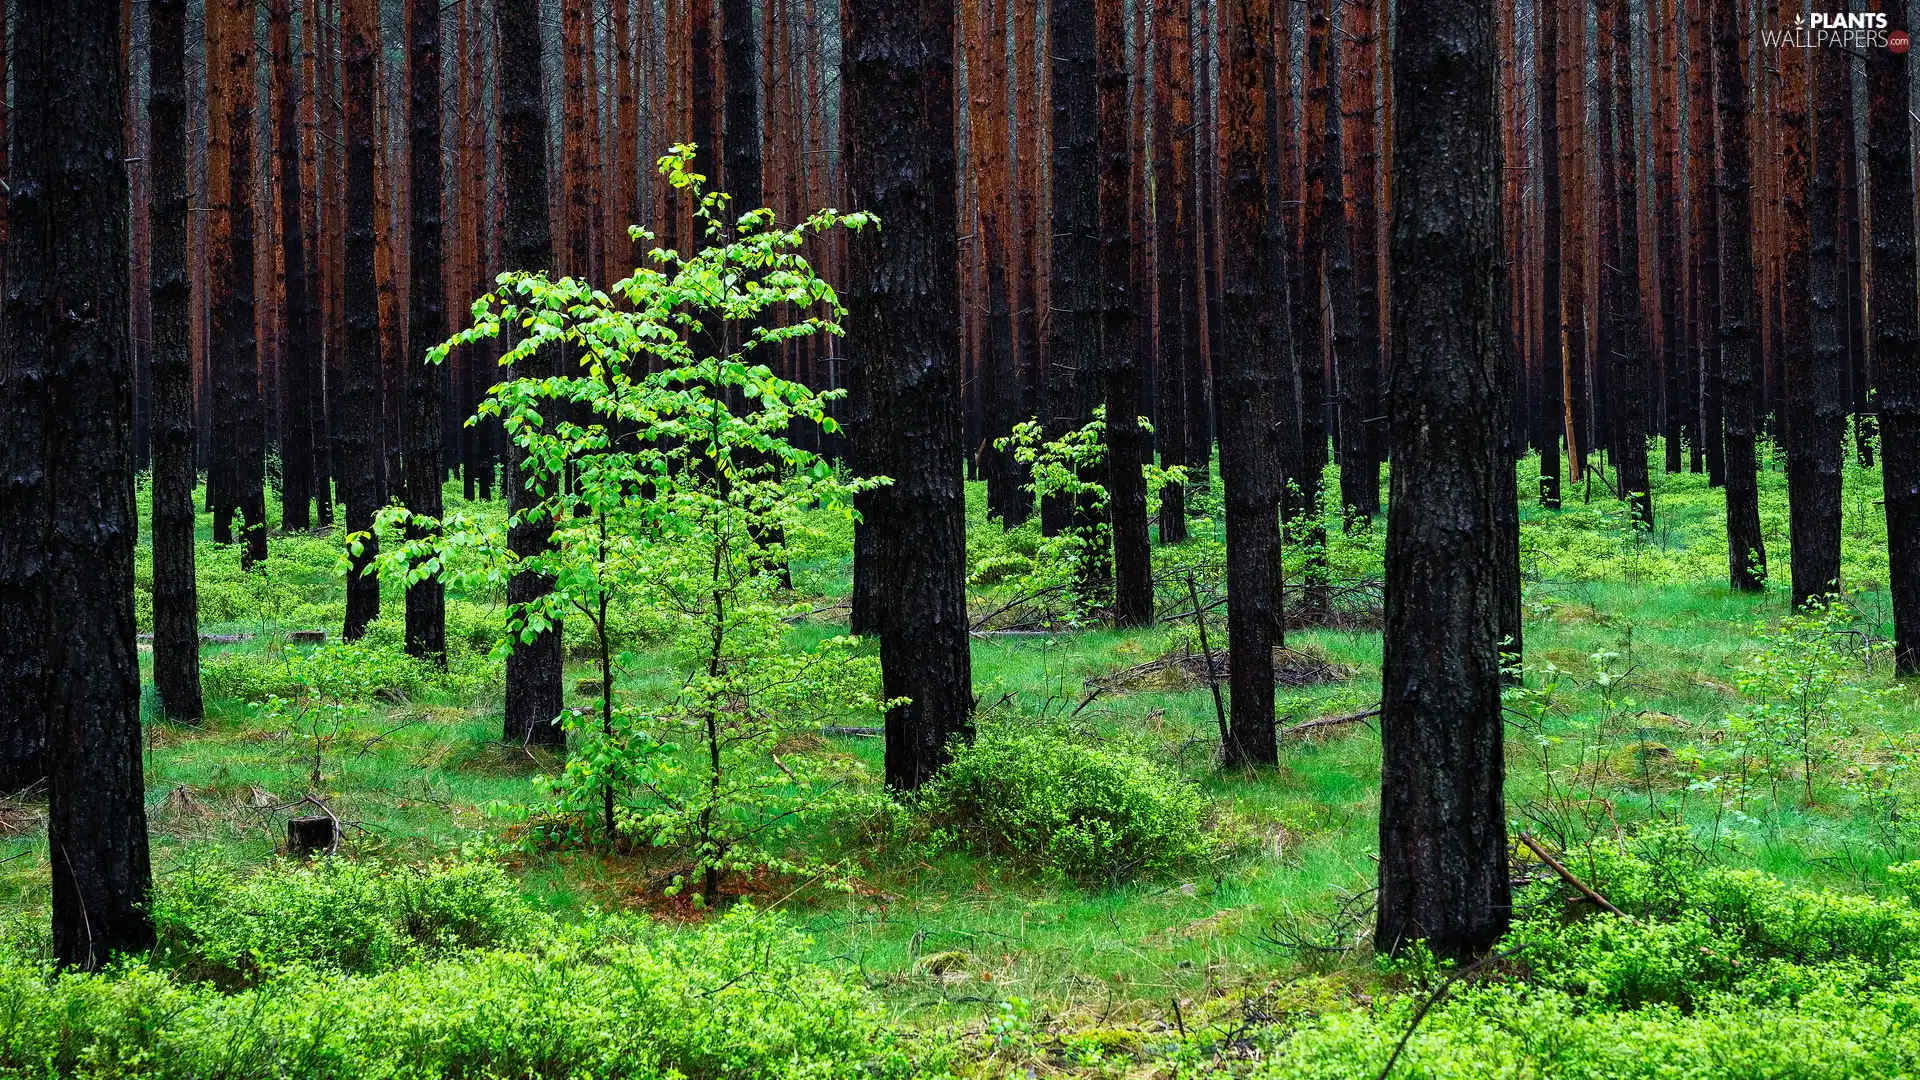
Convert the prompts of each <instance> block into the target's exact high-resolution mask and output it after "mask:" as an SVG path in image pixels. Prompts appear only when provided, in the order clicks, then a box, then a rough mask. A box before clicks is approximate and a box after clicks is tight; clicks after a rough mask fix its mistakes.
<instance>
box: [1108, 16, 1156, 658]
mask: <svg viewBox="0 0 1920 1080" xmlns="http://www.w3.org/2000/svg"><path fill="white" fill-rule="evenodd" d="M1126 15H1127V5H1126V0H1096V2H1095V3H1094V23H1095V51H1096V64H1095V76H1094V84H1095V88H1096V97H1097V111H1098V114H1099V122H1098V136H1097V138H1096V140H1095V141H1096V144H1097V149H1098V160H1099V189H1098V191H1097V199H1096V202H1097V205H1098V213H1099V223H1100V232H1099V236H1100V268H1099V269H1100V341H1099V352H1100V354H1101V356H1102V358H1103V360H1104V366H1105V369H1106V386H1105V387H1104V391H1105V393H1104V396H1105V398H1106V402H1107V478H1106V479H1107V502H1108V506H1109V508H1110V512H1111V514H1112V517H1113V621H1114V623H1115V625H1118V626H1146V625H1148V624H1150V623H1152V622H1153V567H1152V561H1151V556H1150V554H1149V551H1148V536H1147V485H1146V479H1145V477H1144V476H1142V474H1141V472H1140V466H1141V463H1142V462H1143V461H1144V460H1145V457H1146V446H1145V443H1144V439H1145V435H1146V433H1145V432H1144V431H1143V430H1142V429H1141V427H1140V421H1139V416H1140V413H1141V411H1142V409H1143V404H1144V403H1143V401H1142V394H1141V387H1140V365H1139V363H1138V362H1137V349H1136V347H1135V340H1134V335H1135V329H1134V311H1133V300H1132V295H1131V294H1132V291H1133V289H1132V285H1133V272H1132V259H1133V255H1132V227H1133V220H1132V210H1133V203H1132V198H1131V187H1132V184H1131V180H1132V175H1131V167H1132V155H1131V151H1130V143H1131V137H1132V131H1131V125H1132V119H1133V116H1132V111H1131V108H1130V99H1129V97H1128V94H1127V82H1128V73H1129V63H1128V57H1127V27H1126Z"/></svg>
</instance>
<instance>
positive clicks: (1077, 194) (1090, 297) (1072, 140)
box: [1040, 3, 1104, 534]
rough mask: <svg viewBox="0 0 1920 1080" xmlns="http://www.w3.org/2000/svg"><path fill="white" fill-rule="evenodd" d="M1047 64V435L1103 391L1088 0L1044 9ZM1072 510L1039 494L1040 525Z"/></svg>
mask: <svg viewBox="0 0 1920 1080" xmlns="http://www.w3.org/2000/svg"><path fill="white" fill-rule="evenodd" d="M1048 19H1049V23H1050V29H1051V31H1052V41H1051V45H1050V47H1049V50H1048V52H1049V54H1050V55H1051V57H1052V62H1053V87H1052V101H1053V162H1052V170H1053V171H1052V176H1051V185H1052V193H1053V199H1052V202H1053V254H1052V258H1051V260H1050V265H1049V268H1048V276H1047V294H1048V306H1047V318H1046V326H1047V410H1048V412H1047V416H1046V417H1045V422H1046V432H1047V437H1048V438H1059V437H1060V436H1062V435H1064V434H1066V433H1067V432H1069V431H1071V430H1073V429H1074V428H1077V427H1079V426H1081V425H1082V424H1084V423H1086V422H1087V419H1088V417H1089V416H1091V415H1092V412H1093V406H1094V403H1095V402H1096V401H1098V400H1099V398H1100V395H1101V393H1102V392H1103V390H1104V386H1103V385H1102V384H1103V380H1102V378H1101V372H1102V356H1101V346H1100V325H1101V291H1100V281H1101V270H1100V205H1099V204H1100V199H1099V176H1100V173H1099V149H1098V112H1099V106H1098V96H1097V92H1096V90H1095V86H1094V81H1095V76H1094V62H1095V61H1094V12H1093V4H1091V3H1077V4H1076V3H1061V4H1056V5H1054V6H1053V7H1052V8H1051V9H1050V10H1049V12H1048ZM1071 510H1072V508H1071V507H1070V506H1068V505H1067V504H1066V501H1065V500H1062V499H1058V498H1054V499H1048V500H1045V505H1043V506H1042V507H1041V509H1040V514H1041V525H1042V528H1043V529H1044V531H1046V532H1047V533H1049V534H1051V533H1053V532H1057V531H1058V530H1059V529H1060V528H1062V527H1064V526H1065V524H1066V521H1067V517H1068V516H1069V514H1070V513H1071Z"/></svg>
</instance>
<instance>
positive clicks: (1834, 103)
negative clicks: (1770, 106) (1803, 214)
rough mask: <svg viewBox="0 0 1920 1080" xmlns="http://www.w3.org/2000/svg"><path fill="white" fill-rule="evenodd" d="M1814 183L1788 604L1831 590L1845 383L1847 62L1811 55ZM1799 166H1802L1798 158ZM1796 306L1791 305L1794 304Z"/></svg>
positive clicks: (1792, 461)
mask: <svg viewBox="0 0 1920 1080" xmlns="http://www.w3.org/2000/svg"><path fill="white" fill-rule="evenodd" d="M1807 56H1808V57H1809V60H1810V62H1811V64H1812V66H1813V108H1814V110H1815V119H1814V126H1813V161H1812V166H1813V180H1812V190H1811V192H1810V197H1809V198H1808V199H1807V237H1808V246H1807V267H1808V273H1807V278H1806V281H1807V297H1808V300H1809V301H1810V303H1809V304H1808V307H1809V308H1810V309H1811V310H1810V312H1809V315H1808V321H1809V332H1810V335H1811V338H1812V340H1811V346H1812V348H1811V349H1810V350H1809V351H1808V352H1807V353H1806V354H1805V361H1804V363H1802V364H1801V365H1799V366H1797V367H1795V366H1792V365H1791V364H1790V366H1789V368H1788V372H1789V375H1792V374H1794V373H1796V372H1797V373H1798V374H1799V375H1800V376H1801V378H1802V381H1801V382H1800V383H1799V385H1797V386H1789V388H1788V398H1789V400H1790V401H1792V402H1793V403H1794V404H1795V405H1796V406H1798V407H1797V408H1796V410H1795V411H1794V413H1793V423H1792V425H1791V427H1789V429H1788V432H1787V437H1788V442H1787V448H1788V449H1787V498H1788V520H1789V527H1790V529H1791V540H1790V543H1791V545H1792V546H1791V548H1790V549H1789V554H1790V556H1791V561H1792V563H1793V601H1794V603H1795V604H1796V605H1798V604H1804V603H1806V602H1807V601H1809V600H1812V599H1815V598H1818V597H1821V596H1825V595H1826V594H1828V593H1831V592H1835V591H1837V590H1838V589H1839V588H1840V470H1841V465H1842V463H1843V462H1844V460H1845V457H1846V454H1845V449H1844V445H1843V444H1844V442H1845V440H1846V434H1847V402H1846V398H1845V395H1844V394H1843V393H1842V388H1843V386H1844V385H1845V384H1844V380H1845V379H1846V377H1847V366H1846V365H1847V324H1846V309H1845V307H1844V306H1843V305H1844V304H1845V300H1846V297H1845V294H1844V288H1845V278H1844V277H1843V275H1844V273H1845V267H1844V266H1843V265H1842V256H1841V250H1840V240H1841V238H1840V228H1841V225H1842V219H1841V209H1842V205H1841V199H1842V196H1841V192H1840V180H1841V177H1842V175H1843V173H1844V171H1845V170H1844V166H1843V164H1842V162H1841V156H1842V154H1844V153H1846V152H1847V150H1848V144H1849V143H1850V142H1851V140H1849V139H1848V138H1847V137H1846V130H1845V127H1846V123H1847V115H1846V114H1847V107H1846V99H1847V98H1848V97H1849V96H1850V95H1851V94H1852V93H1853V89H1852V86H1851V82H1852V80H1851V78H1850V77H1849V75H1850V73H1849V72H1848V70H1847V67H1848V62H1847V53H1846V52H1845V51H1844V50H1841V49H1812V50H1809V51H1808V52H1807ZM1802 160H1804V159H1802ZM1796 306H1798V305H1796Z"/></svg>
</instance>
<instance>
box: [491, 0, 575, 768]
mask: <svg viewBox="0 0 1920 1080" xmlns="http://www.w3.org/2000/svg"><path fill="white" fill-rule="evenodd" d="M495 10H496V22H495V27H496V33H497V34H498V38H497V39H496V52H495V55H496V56H497V57H498V62H499V72H500V73H499V77H498V80H497V84H498V86H499V94H500V110H499V114H500V173H501V180H502V185H501V187H502V192H503V195H504V198H505V204H506V205H505V211H506V212H505V215H504V216H505V219H506V220H505V225H506V229H505V235H504V243H503V247H502V252H501V255H502V259H503V261H504V262H505V263H506V266H507V268H508V269H512V270H525V271H540V270H549V269H551V268H552V266H553V227H552V223H551V219H550V218H549V217H548V215H547V95H546V89H545V83H544V82H543V81H542V79H541V73H540V4H539V0H498V6H497V7H496V9H495ZM549 352H550V351H549ZM558 373H559V372H558V369H557V366H556V364H555V358H554V357H553V356H552V355H541V354H538V353H536V354H535V355H534V356H533V357H531V358H529V359H528V360H526V361H524V362H523V363H522V364H521V365H519V367H518V369H517V370H516V371H515V372H514V374H515V375H516V376H518V377H522V378H535V379H538V378H551V377H552V376H554V375H557V374H558ZM522 462H523V455H522V454H521V451H520V449H519V447H517V446H514V445H513V444H512V443H511V442H509V443H508V445H507V475H506V483H505V486H506V489H507V509H508V511H509V512H519V511H524V510H526V509H527V508H528V507H529V506H530V505H531V503H532V496H531V495H530V494H529V492H528V490H527V487H526V478H525V476H524V475H523V464H522ZM552 535H553V534H552V529H551V527H550V526H547V525H541V524H521V525H518V526H516V527H515V528H514V529H512V530H511V532H510V533H509V534H508V536H507V543H508V545H509V546H510V547H511V548H512V549H513V550H514V552H516V553H517V554H519V555H520V556H521V557H523V558H525V557H527V556H530V555H535V554H538V553H540V552H542V551H544V550H545V549H546V547H547V545H548V543H549V542H550V540H551V538H552ZM552 588H553V583H552V581H551V580H549V579H547V578H545V577H543V576H540V575H537V574H516V575H514V577H513V578H512V579H511V580H509V581H508V582H507V600H508V602H509V603H514V604H529V603H533V602H534V601H536V600H538V599H539V598H540V597H541V596H543V595H545V594H546V593H547V592H549V591H551V590H552ZM560 633H561V631H560V627H558V626H555V627H553V628H552V629H551V630H548V631H547V632H545V633H542V634H540V635H538V636H536V637H535V638H534V639H533V640H532V641H531V642H520V643H519V644H517V645H516V646H515V647H514V650H513V652H512V654H511V655H509V656H508V657H507V703H506V705H507V707H506V725H505V729H504V733H503V736H502V737H503V738H505V739H506V740H507V741H508V742H518V743H527V742H531V743H539V744H542V745H552V746H559V745H563V744H564V743H565V739H566V733H565V731H564V729H562V728H561V727H560V722H559V717H560V707H561V687H560V683H561V655H560Z"/></svg>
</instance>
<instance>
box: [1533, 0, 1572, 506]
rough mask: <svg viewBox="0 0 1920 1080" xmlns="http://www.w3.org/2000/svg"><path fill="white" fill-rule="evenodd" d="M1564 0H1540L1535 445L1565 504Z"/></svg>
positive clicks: (1543, 481) (1544, 473)
mask: <svg viewBox="0 0 1920 1080" xmlns="http://www.w3.org/2000/svg"><path fill="white" fill-rule="evenodd" d="M1560 3H1561V0H1535V6H1534V13H1535V30H1534V34H1535V40H1536V41H1537V42H1538V43H1539V55H1538V57H1537V58H1536V59H1535V62H1534V76H1535V81H1536V84H1537V86H1538V88H1539V100H1540V205H1541V211H1540V299H1541V302H1540V344H1541V349H1540V360H1541V362H1540V378H1539V380H1538V386H1539V388H1540V393H1539V396H1538V397H1537V398H1535V399H1534V402H1533V449H1534V451H1535V452H1537V453H1538V454H1539V455H1540V506H1541V507H1542V508H1543V509H1547V510H1558V509H1560V430H1561V428H1562V426H1563V424H1562V419H1561V418H1562V415H1563V414H1564V413H1565V411H1566V402H1565V396H1564V393H1563V391H1562V380H1563V379H1564V378H1565V375H1564V367H1563V365H1564V363H1565V358H1564V349H1565V346H1566V335H1567V326H1566V324H1565V321H1564V318H1563V308H1562V301H1561V297H1560V119H1559V113H1560V110H1559V108H1558V105H1559V101H1560V52H1559V44H1560V33H1559V25H1560Z"/></svg>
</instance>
